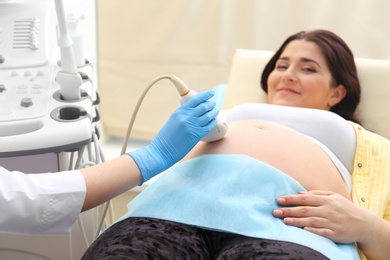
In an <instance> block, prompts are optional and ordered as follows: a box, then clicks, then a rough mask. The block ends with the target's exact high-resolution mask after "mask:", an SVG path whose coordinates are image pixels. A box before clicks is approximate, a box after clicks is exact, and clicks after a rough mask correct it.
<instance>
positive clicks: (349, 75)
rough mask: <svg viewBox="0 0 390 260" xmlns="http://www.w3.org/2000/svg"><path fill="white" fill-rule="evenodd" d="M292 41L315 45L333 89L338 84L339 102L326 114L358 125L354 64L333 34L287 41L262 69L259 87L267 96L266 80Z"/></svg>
mask: <svg viewBox="0 0 390 260" xmlns="http://www.w3.org/2000/svg"><path fill="white" fill-rule="evenodd" d="M295 40H305V41H308V42H313V43H315V44H316V45H317V46H318V47H319V48H320V49H321V51H322V53H323V55H324V56H325V59H326V62H327V65H328V67H329V70H330V73H331V75H332V78H333V79H332V81H333V83H334V86H338V85H339V84H342V85H343V86H344V87H345V89H346V95H345V97H344V99H343V100H341V101H340V102H339V103H338V104H336V105H335V106H333V107H332V108H331V109H330V111H332V112H334V113H336V114H338V115H340V116H341V117H343V118H344V119H346V120H351V121H353V122H356V123H360V120H359V119H357V118H356V117H355V111H356V108H357V106H358V104H359V102H360V92H361V88H360V82H359V79H358V76H357V70H356V65H355V60H354V56H353V53H352V51H351V50H350V49H349V47H348V45H347V44H346V43H345V42H344V41H343V40H342V39H341V38H340V37H339V36H337V35H336V34H334V33H332V32H330V31H326V30H313V31H302V32H299V33H296V34H294V35H291V36H290V37H288V38H287V39H286V40H285V42H284V43H283V44H282V46H281V47H280V48H279V50H277V51H276V53H275V55H274V56H273V57H272V58H271V60H270V61H269V62H268V63H267V65H266V66H265V68H264V70H263V73H262V75H261V81H260V83H261V87H262V89H263V90H264V91H265V92H266V93H268V84H267V81H268V77H269V75H270V74H271V72H272V71H273V70H274V68H275V64H276V62H277V61H278V59H279V58H280V55H282V52H283V51H284V49H285V48H286V46H287V45H288V44H289V43H290V42H292V41H295Z"/></svg>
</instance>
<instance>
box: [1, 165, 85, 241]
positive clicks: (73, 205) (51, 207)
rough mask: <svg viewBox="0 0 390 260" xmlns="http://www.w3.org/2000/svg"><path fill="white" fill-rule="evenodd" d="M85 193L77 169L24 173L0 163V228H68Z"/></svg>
mask: <svg viewBox="0 0 390 260" xmlns="http://www.w3.org/2000/svg"><path fill="white" fill-rule="evenodd" d="M85 194H86V186H85V181H84V178H83V176H82V175H81V173H80V172H79V171H65V172H56V173H45V174H24V173H21V172H18V171H8V170H6V169H5V168H3V167H0V209H1V214H0V232H1V233H19V234H61V233H67V232H69V230H70V228H71V226H72V225H73V223H74V222H75V221H76V220H77V217H78V216H79V214H80V212H81V207H82V205H83V202H84V198H85Z"/></svg>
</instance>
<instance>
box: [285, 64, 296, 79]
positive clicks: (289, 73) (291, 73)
mask: <svg viewBox="0 0 390 260" xmlns="http://www.w3.org/2000/svg"><path fill="white" fill-rule="evenodd" d="M296 79H297V77H296V75H295V72H294V70H293V68H291V67H290V68H288V69H286V70H285V71H284V73H283V76H282V80H284V81H295V80H296Z"/></svg>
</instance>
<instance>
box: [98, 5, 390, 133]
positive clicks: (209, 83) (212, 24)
mask: <svg viewBox="0 0 390 260" xmlns="http://www.w3.org/2000/svg"><path fill="white" fill-rule="evenodd" d="M97 7H98V43H99V48H98V53H99V63H100V67H99V73H100V88H101V97H102V104H101V112H102V122H103V126H104V129H105V131H106V133H107V134H108V135H118V136H121V135H123V134H124V133H125V131H126V129H127V125H128V122H129V119H130V117H131V113H132V111H133V109H134V107H135V104H136V102H137V100H138V98H139V96H140V95H141V93H142V91H143V90H144V89H145V87H146V85H147V84H148V83H149V82H150V81H151V80H152V79H154V78H155V77H156V76H159V75H161V74H174V75H176V76H178V77H179V78H181V79H182V80H183V81H184V82H186V83H187V84H188V86H190V87H191V88H193V89H194V90H196V91H198V92H199V91H202V90H206V89H210V88H212V87H213V86H215V85H217V84H220V83H226V82H227V78H228V72H229V66H230V62H231V59H232V57H233V53H234V51H235V49H237V48H245V49H263V50H275V49H277V48H278V47H279V46H280V44H281V43H282V42H283V41H284V40H285V38H286V37H288V36H289V35H291V34H293V33H296V32H298V31H301V30H310V29H318V28H322V29H328V30H331V31H333V32H335V33H336V34H338V35H339V36H341V37H342V38H343V39H344V40H345V41H346V42H347V43H348V44H349V46H350V47H351V49H352V50H353V52H354V53H355V56H356V57H360V58H372V59H390V47H389V43H390V26H389V25H390V23H389V22H390V15H389V13H388V11H389V10H390V1H386V0H315V1H314V0H164V1H155V0H142V1H128V0H115V1H113V0H98V1H97ZM244 87H245V86H243V88H244ZM178 105H179V98H178V96H177V93H176V90H175V89H174V87H173V86H172V85H171V84H170V83H169V82H167V81H162V82H160V83H158V84H156V85H155V86H154V87H153V88H152V89H151V91H149V93H148V94H147V96H146V98H145V101H144V102H143V104H142V106H141V109H140V111H139V113H138V116H137V120H136V122H135V125H134V129H133V132H132V136H133V137H140V138H152V137H153V136H154V135H155V133H156V132H157V131H158V129H159V128H160V127H161V126H162V125H163V123H164V122H165V121H166V120H167V119H168V117H169V115H170V113H171V112H172V111H173V110H174V109H175V108H176V107H177V106H178Z"/></svg>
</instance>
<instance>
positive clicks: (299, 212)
mask: <svg viewBox="0 0 390 260" xmlns="http://www.w3.org/2000/svg"><path fill="white" fill-rule="evenodd" d="M277 203H278V204H279V205H280V206H283V207H281V208H277V209H275V210H274V212H273V214H274V216H275V217H277V218H284V223H285V224H287V225H290V226H296V227H301V228H304V229H305V230H307V231H309V232H312V233H315V234H317V235H320V236H323V237H326V238H329V239H331V240H333V241H334V242H336V243H353V242H357V244H358V246H359V248H360V249H361V250H362V251H363V253H364V254H365V255H366V256H367V257H368V258H369V259H388V258H387V257H388V256H389V255H390V247H389V246H388V245H389V244H390V222H388V221H386V220H384V219H382V218H380V217H379V216H377V215H375V214H374V213H373V212H371V211H370V210H368V209H366V208H363V207H360V206H358V205H356V204H354V203H353V202H352V201H350V200H348V199H346V198H345V197H343V196H341V195H340V194H337V193H334V192H331V191H321V190H312V191H308V192H299V193H298V194H294V195H285V196H281V197H279V198H277Z"/></svg>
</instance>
